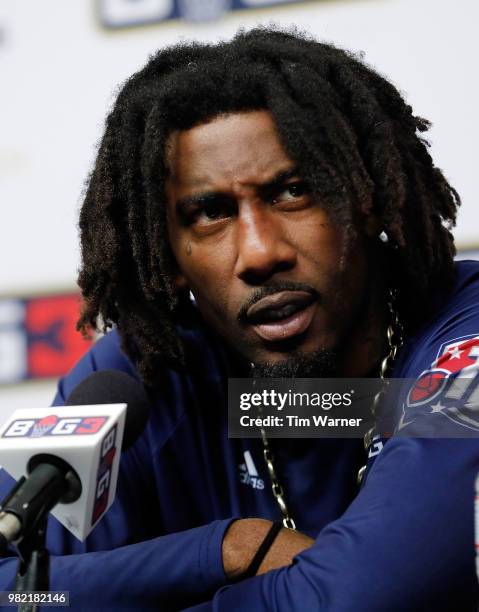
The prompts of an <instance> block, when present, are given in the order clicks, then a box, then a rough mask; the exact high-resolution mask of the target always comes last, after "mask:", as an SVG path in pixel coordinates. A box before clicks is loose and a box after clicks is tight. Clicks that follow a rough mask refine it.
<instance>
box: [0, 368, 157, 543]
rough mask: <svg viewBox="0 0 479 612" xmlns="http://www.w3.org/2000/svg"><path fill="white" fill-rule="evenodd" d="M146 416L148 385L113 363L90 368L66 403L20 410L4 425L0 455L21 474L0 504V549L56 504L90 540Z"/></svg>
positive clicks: (68, 523) (15, 473)
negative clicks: (124, 455) (122, 454)
mask: <svg viewBox="0 0 479 612" xmlns="http://www.w3.org/2000/svg"><path fill="white" fill-rule="evenodd" d="M147 419H148V398H147V396H146V393H145V391H144V389H143V387H142V386H141V385H140V383H139V382H137V381H136V380H135V379H134V378H132V377H131V376H128V375H127V374H125V373H123V372H118V371H114V370H103V371H99V372H94V373H93V374H91V375H90V376H89V377H88V378H86V379H85V380H84V381H82V382H81V383H80V384H79V385H78V386H77V387H76V388H75V389H74V390H73V391H72V393H71V394H70V395H69V397H68V399H67V401H66V405H65V406H63V407H50V408H42V409H23V410H17V411H16V412H15V413H13V415H11V417H10V418H9V420H8V421H7V422H6V423H5V424H4V426H3V427H2V429H1V430H0V461H1V463H2V465H3V467H4V469H5V470H6V471H7V472H8V473H9V474H10V475H11V476H12V477H13V478H15V479H19V478H20V480H19V481H18V482H17V484H16V485H15V486H14V488H13V489H12V491H11V492H10V493H9V495H8V496H7V498H6V499H5V500H3V502H2V504H1V505H0V548H5V547H6V546H7V545H8V544H9V543H10V542H16V541H20V540H21V539H22V538H23V537H24V536H25V535H27V534H28V533H30V532H31V530H32V529H33V528H34V527H35V526H36V525H37V524H38V522H39V520H40V518H41V517H43V516H45V515H46V513H47V512H49V511H51V513H52V514H53V515H54V516H55V517H56V518H57V519H58V520H59V521H60V522H61V523H62V524H63V525H64V526H65V527H66V528H67V529H68V530H69V531H71V533H73V535H74V536H75V537H77V538H78V539H79V540H84V539H85V538H86V537H87V535H88V534H89V533H90V532H91V530H92V529H93V528H94V527H95V526H96V524H97V523H98V521H99V520H100V519H101V518H102V516H103V515H104V514H105V512H106V511H107V510H108V508H109V507H110V506H111V504H112V502H113V499H114V497H115V491H116V483H117V479H118V470H119V463H120V452H119V451H120V449H121V450H127V449H128V448H129V447H130V446H131V445H132V444H133V443H134V442H135V440H136V439H137V437H138V436H139V435H140V434H141V432H142V431H143V429H144V427H145V425H146V422H147ZM25 474H27V475H28V476H25Z"/></svg>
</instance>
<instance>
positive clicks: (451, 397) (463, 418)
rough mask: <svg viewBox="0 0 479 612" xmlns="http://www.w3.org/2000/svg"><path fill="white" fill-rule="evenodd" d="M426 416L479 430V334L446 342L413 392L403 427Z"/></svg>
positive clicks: (406, 407) (409, 398)
mask: <svg viewBox="0 0 479 612" xmlns="http://www.w3.org/2000/svg"><path fill="white" fill-rule="evenodd" d="M419 407H423V408H424V411H425V412H423V414H424V413H430V414H441V415H442V416H443V417H446V418H448V419H449V420H451V421H453V422H454V423H456V424H458V425H461V426H463V427H467V428H469V429H476V430H478V431H479V335H475V334H471V335H469V336H462V337H460V338H456V339H454V340H451V341H448V342H445V343H443V344H442V345H441V347H440V348H439V351H438V354H437V357H436V359H435V361H434V362H433V364H432V366H431V368H430V369H429V370H425V371H424V372H422V373H421V374H420V375H419V377H418V378H417V380H416V382H415V383H414V385H413V386H412V387H411V389H410V390H409V393H408V395H407V398H406V402H405V406H404V414H403V418H402V419H401V423H400V426H399V428H400V429H401V428H402V427H404V426H405V425H406V424H409V423H411V422H413V421H414V420H415V418H416V417H417V416H419V414H418V412H419V410H418V409H419Z"/></svg>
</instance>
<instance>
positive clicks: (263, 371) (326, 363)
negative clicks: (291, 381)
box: [251, 349, 338, 378]
mask: <svg viewBox="0 0 479 612" xmlns="http://www.w3.org/2000/svg"><path fill="white" fill-rule="evenodd" d="M337 372H338V355H337V352H336V351H335V350H332V349H318V350H316V351H314V352H312V353H301V352H297V353H295V354H293V355H291V357H288V358H286V359H283V360H281V361H257V362H255V363H254V364H252V370H251V375H252V376H253V377H254V378H334V377H336V376H337Z"/></svg>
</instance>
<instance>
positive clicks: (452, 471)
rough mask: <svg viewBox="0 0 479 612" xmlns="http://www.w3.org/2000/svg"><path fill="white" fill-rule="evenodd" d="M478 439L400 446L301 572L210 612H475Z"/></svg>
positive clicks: (224, 595)
mask: <svg viewBox="0 0 479 612" xmlns="http://www.w3.org/2000/svg"><path fill="white" fill-rule="evenodd" d="M478 472H479V440H474V439H462V440H457V439H456V440H454V439H451V440H445V439H443V440H425V439H393V440H391V441H390V442H388V443H387V444H386V446H385V448H384V450H383V451H382V453H381V454H380V455H379V457H378V458H377V460H376V462H375V464H374V465H373V467H372V469H371V471H370V474H369V476H368V480H367V483H366V485H365V487H364V488H363V490H362V491H361V492H360V493H359V495H358V497H357V498H356V499H355V500H354V501H353V503H352V504H351V506H350V507H349V508H348V510H347V511H346V512H345V513H344V514H343V516H342V517H341V518H340V519H338V520H337V521H334V522H333V523H330V524H329V525H327V526H326V527H325V528H324V529H323V530H322V532H321V533H320V534H319V536H318V538H317V539H316V541H315V543H314V545H313V546H311V547H310V548H308V549H307V550H305V551H304V552H302V553H301V554H299V555H298V556H297V557H296V558H295V560H294V563H293V565H291V566H289V567H285V568H283V569H279V570H275V571H272V572H268V573H266V574H264V575H262V576H259V577H257V578H253V579H250V580H246V581H244V582H242V583H239V584H237V585H233V586H229V587H226V588H222V589H220V590H219V592H218V593H217V594H216V595H215V597H214V599H213V601H212V602H210V603H209V604H205V605H203V606H198V607H196V608H194V610H195V611H198V612H199V611H200V610H201V611H202V612H206V610H212V611H214V612H226V611H228V612H236V611H238V612H263V611H264V612H266V611H268V612H271V611H274V612H304V610H308V611H311V612H314V611H315V610H317V611H323V610H324V611H327V612H363V611H366V610H367V611H368V612H384V611H385V610H387V611H388V612H395V611H397V612H406V611H407V612H413V611H418V612H419V611H420V612H429V611H431V612H432V611H434V612H439V611H447V612H450V610H452V609H454V610H461V612H467V611H468V610H471V611H472V610H476V609H477V601H478V599H479V589H478V586H477V578H476V576H475V572H474V533H473V531H474V530H473V499H474V480H475V477H476V474H477V473H478Z"/></svg>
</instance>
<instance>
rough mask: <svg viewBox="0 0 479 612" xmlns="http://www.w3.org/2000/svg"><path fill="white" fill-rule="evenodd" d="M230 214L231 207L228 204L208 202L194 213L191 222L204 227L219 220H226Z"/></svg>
mask: <svg viewBox="0 0 479 612" xmlns="http://www.w3.org/2000/svg"><path fill="white" fill-rule="evenodd" d="M231 214H232V210H231V205H229V204H228V202H208V203H205V204H203V205H202V206H200V207H199V208H197V209H196V211H194V214H193V218H192V222H193V223H195V224H197V225H206V224H208V223H211V222H213V221H218V220H219V219H226V218H227V217H229V216H231Z"/></svg>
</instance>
